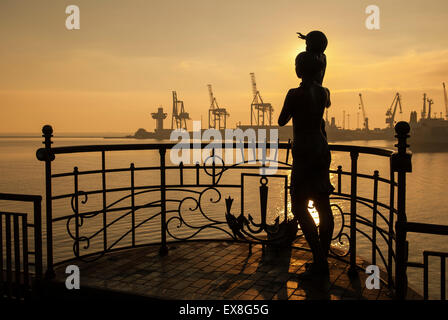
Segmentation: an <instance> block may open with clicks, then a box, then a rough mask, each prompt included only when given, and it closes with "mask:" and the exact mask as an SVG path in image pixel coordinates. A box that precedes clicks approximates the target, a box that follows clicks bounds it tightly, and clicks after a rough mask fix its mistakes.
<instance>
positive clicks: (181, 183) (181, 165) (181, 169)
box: [179, 161, 184, 186]
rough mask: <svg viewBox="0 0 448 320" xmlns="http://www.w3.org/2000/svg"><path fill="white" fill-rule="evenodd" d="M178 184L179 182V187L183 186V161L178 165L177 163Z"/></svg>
mask: <svg viewBox="0 0 448 320" xmlns="http://www.w3.org/2000/svg"><path fill="white" fill-rule="evenodd" d="M179 180H180V181H179V182H180V185H181V186H183V185H184V163H183V161H181V162H180V163H179Z"/></svg>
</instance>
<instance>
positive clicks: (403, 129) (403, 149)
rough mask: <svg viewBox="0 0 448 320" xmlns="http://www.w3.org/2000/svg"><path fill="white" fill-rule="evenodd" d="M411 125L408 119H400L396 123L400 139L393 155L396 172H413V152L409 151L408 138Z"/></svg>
mask: <svg viewBox="0 0 448 320" xmlns="http://www.w3.org/2000/svg"><path fill="white" fill-rule="evenodd" d="M410 130H411V127H410V126H409V123H407V122H406V121H400V122H398V123H397V124H396V125H395V132H396V133H397V134H396V135H395V137H396V138H397V139H398V143H397V144H396V145H395V147H397V152H395V153H394V154H393V155H392V169H393V171H394V172H398V171H403V172H412V162H411V157H412V155H411V153H409V152H408V151H407V148H408V147H409V145H408V144H407V139H408V138H409V131H410Z"/></svg>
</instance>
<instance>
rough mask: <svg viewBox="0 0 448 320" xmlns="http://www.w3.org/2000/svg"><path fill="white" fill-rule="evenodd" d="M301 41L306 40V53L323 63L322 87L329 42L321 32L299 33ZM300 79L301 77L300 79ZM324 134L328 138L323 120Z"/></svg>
mask: <svg viewBox="0 0 448 320" xmlns="http://www.w3.org/2000/svg"><path fill="white" fill-rule="evenodd" d="M297 34H298V35H299V38H300V39H303V40H305V41H306V42H305V43H306V51H307V52H309V53H312V54H313V55H316V58H317V59H319V60H320V61H321V62H322V75H321V77H320V78H319V79H318V82H319V84H321V85H322V83H323V81H324V76H325V70H326V69H327V56H326V55H325V53H324V51H325V49H326V48H327V45H328V40H327V37H326V36H325V34H324V33H323V32H321V31H316V30H315V31H311V32H310V33H308V34H307V35H303V34H301V33H300V32H297ZM298 57H299V55H297V57H296V74H297V76H298V77H299V74H298V73H297V59H298ZM299 78H300V77H299ZM321 126H322V133H323V134H324V136H325V137H327V132H326V131H325V120H324V119H322V124H321Z"/></svg>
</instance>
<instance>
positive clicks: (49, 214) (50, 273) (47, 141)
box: [36, 125, 55, 279]
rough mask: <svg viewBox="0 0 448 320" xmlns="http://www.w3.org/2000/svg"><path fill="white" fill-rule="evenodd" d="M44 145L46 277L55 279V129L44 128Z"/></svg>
mask: <svg viewBox="0 0 448 320" xmlns="http://www.w3.org/2000/svg"><path fill="white" fill-rule="evenodd" d="M42 133H43V135H42V137H44V142H43V144H44V145H45V148H40V149H39V150H37V152H36V157H37V159H38V160H40V161H45V207H46V220H47V271H46V272H45V277H46V278H48V279H51V278H54V276H55V273H54V270H53V211H52V210H53V209H52V199H51V197H52V191H51V162H52V161H53V160H54V159H55V157H54V154H53V153H52V151H51V144H52V143H53V142H52V141H51V137H52V136H53V128H52V127H51V126H49V125H45V126H43V127H42Z"/></svg>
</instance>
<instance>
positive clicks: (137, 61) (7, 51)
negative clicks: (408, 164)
mask: <svg viewBox="0 0 448 320" xmlns="http://www.w3.org/2000/svg"><path fill="white" fill-rule="evenodd" d="M372 4H373V5H376V6H378V8H379V9H380V11H379V12H380V16H379V17H380V29H379V30H369V29H367V28H366V26H365V21H366V19H367V18H368V16H369V14H367V13H366V12H365V10H366V7H367V6H369V5H372ZM68 5H77V6H78V7H79V9H80V29H79V30H67V29H66V25H65V21H66V19H67V17H68V14H66V13H65V9H66V7H67V6H68ZM447 9H448V2H447V1H446V0H440V1H438V0H431V1H412V0H406V1H401V0H394V1H377V0H369V1H362V0H347V1H299V0H226V1H222V0H183V1H181V0H176V1H174V0H163V1H162V0H160V1H156V0H146V1H145V0H127V1H124V0H122V1H119V0H107V1H106V0H70V1H63V0H58V1H54V0H39V1H35V0H1V1H0V39H1V41H0V133H19V132H20V133H39V132H40V129H41V127H42V126H43V125H45V124H50V125H52V126H53V128H54V130H55V133H56V132H60V133H64V132H80V133H82V132H128V133H133V132H135V131H136V130H137V129H138V128H144V129H146V130H148V131H152V130H153V129H154V127H155V121H154V120H153V119H151V115H150V114H151V112H155V111H157V108H158V107H160V106H162V107H163V108H164V111H165V112H167V113H168V119H167V120H165V127H169V126H170V124H171V121H170V119H171V109H172V91H173V90H175V91H176V92H177V96H178V98H179V99H180V100H183V101H184V105H185V108H186V111H187V112H189V113H190V117H191V118H192V119H194V120H201V118H202V121H203V127H205V126H206V121H207V115H208V108H209V106H210V101H209V95H208V89H207V84H212V86H213V91H214V94H215V97H216V99H217V101H218V103H219V105H220V107H225V108H227V110H228V112H229V113H230V117H229V118H228V121H227V123H228V126H229V127H234V126H235V124H236V123H237V122H240V121H241V123H243V124H248V123H250V103H251V101H252V89H251V80H250V73H251V72H254V73H255V76H256V80H257V87H258V89H259V91H260V93H261V96H262V98H263V100H264V101H265V102H269V103H271V104H272V106H273V107H274V114H273V121H274V122H276V120H277V117H278V115H279V113H280V110H281V107H282V105H283V101H284V97H285V95H286V93H287V91H288V90H289V88H293V87H297V86H298V85H299V84H300V80H299V79H297V77H296V75H295V71H294V59H295V56H296V55H297V54H298V53H299V52H301V51H303V50H304V49H305V43H304V41H303V40H300V39H298V38H297V36H296V32H302V33H307V32H309V31H312V30H321V31H323V32H324V33H325V34H326V35H327V38H328V41H329V43H328V47H327V50H326V52H325V53H326V55H327V71H326V75H325V79H324V83H323V85H324V86H326V87H328V88H329V90H330V92H331V100H332V106H331V108H330V109H329V111H328V116H329V117H335V118H336V122H337V123H338V124H340V125H342V114H343V111H344V110H345V112H346V114H350V128H352V129H353V128H355V127H356V126H357V114H358V113H359V112H360V110H359V93H362V95H363V100H364V105H365V109H366V115H367V117H368V118H369V124H370V127H371V128H374V127H380V128H382V127H385V125H386V124H385V113H386V111H387V109H388V108H389V107H390V104H391V103H392V100H393V98H394V95H395V93H396V92H399V93H400V94H401V97H402V105H403V114H401V115H397V119H398V120H407V121H408V120H409V113H410V111H413V110H416V111H418V113H419V114H420V111H421V108H422V97H423V93H427V95H428V97H430V98H432V99H433V101H434V105H433V107H432V108H433V110H434V111H435V112H436V114H437V115H438V116H439V115H440V112H443V115H444V114H445V105H444V100H443V87H442V82H448V79H447V71H448V37H447V36H446V32H447V30H448V28H447V27H448V10H447ZM361 124H362V121H360V125H361ZM347 126H348V122H346V127H347ZM188 128H189V129H191V128H192V125H191V122H190V123H189V124H188Z"/></svg>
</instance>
